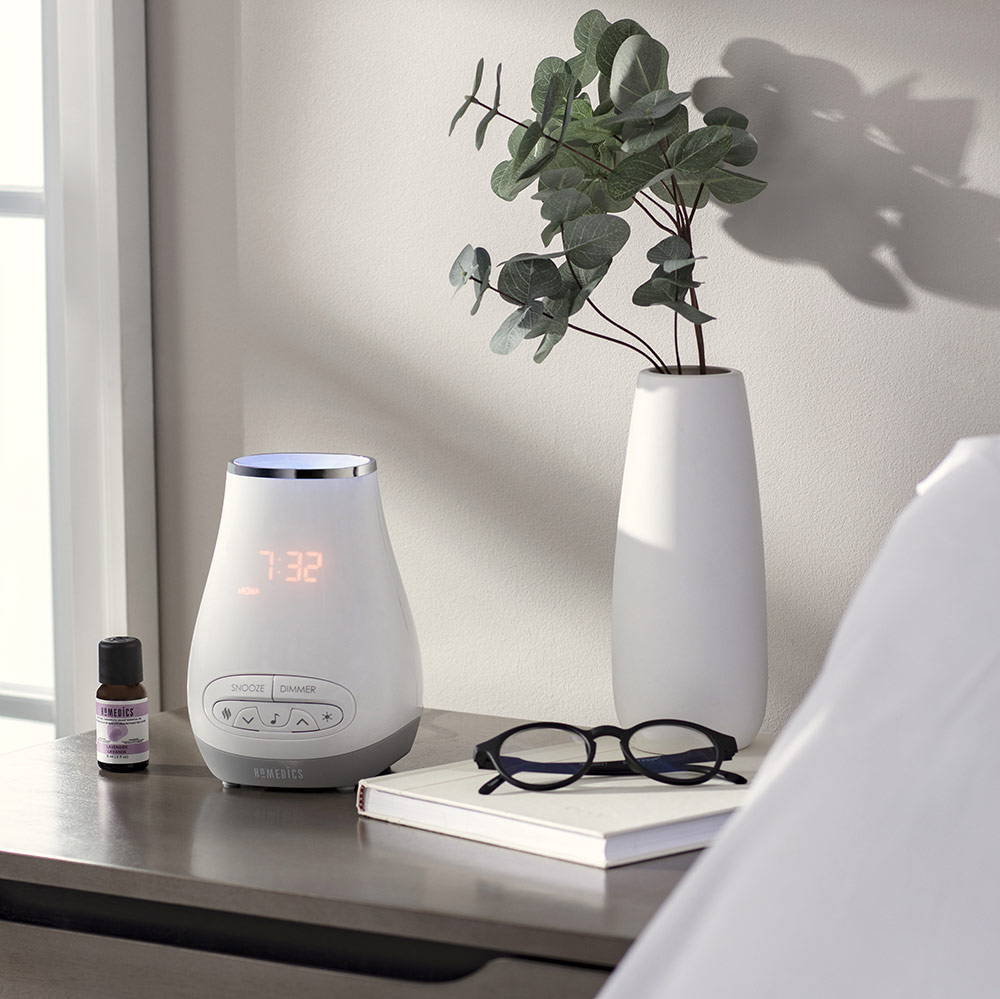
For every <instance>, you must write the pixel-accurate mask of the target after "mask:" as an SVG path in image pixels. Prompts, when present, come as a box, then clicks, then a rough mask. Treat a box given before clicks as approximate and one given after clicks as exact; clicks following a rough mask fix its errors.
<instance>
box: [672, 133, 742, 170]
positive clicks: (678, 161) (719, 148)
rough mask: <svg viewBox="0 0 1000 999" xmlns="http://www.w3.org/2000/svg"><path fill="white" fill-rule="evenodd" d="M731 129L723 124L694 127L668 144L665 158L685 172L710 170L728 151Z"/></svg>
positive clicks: (677, 168)
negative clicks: (691, 130)
mask: <svg viewBox="0 0 1000 999" xmlns="http://www.w3.org/2000/svg"><path fill="white" fill-rule="evenodd" d="M732 144H733V130H732V129H731V128H728V127H727V126H725V125H709V126H707V127H705V128H696V129H695V130H694V131H693V132H688V133H687V135H682V136H681V137H680V138H679V139H676V140H675V141H674V142H672V143H671V144H670V148H669V149H668V150H667V159H668V160H669V161H670V165H671V166H672V167H673V168H674V169H675V170H679V171H682V172H684V173H687V174H701V173H705V172H706V171H708V170H711V169H712V167H714V166H715V165H716V164H717V163H720V162H721V161H722V158H723V157H724V156H725V155H726V153H728V152H729V149H730V147H731V146H732Z"/></svg>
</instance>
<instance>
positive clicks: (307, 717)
mask: <svg viewBox="0 0 1000 999" xmlns="http://www.w3.org/2000/svg"><path fill="white" fill-rule="evenodd" d="M212 716H213V717H214V718H215V720H216V721H218V722H221V723H222V724H223V725H229V726H232V727H233V728H238V729H243V730H244V731H246V732H265V731H266V732H319V731H320V730H322V729H329V728H335V727H336V726H337V725H339V724H340V723H341V722H342V721H343V720H344V712H343V711H341V709H340V708H338V707H337V705H336V704H275V703H273V702H266V703H263V704H262V703H260V702H252V701H243V700H240V701H235V700H234V701H216V702H215V704H213V705H212Z"/></svg>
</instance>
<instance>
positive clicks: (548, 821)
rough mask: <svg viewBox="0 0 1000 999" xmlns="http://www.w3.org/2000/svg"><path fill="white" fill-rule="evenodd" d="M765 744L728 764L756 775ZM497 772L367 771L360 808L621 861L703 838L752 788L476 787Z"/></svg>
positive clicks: (462, 832)
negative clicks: (488, 789) (489, 789)
mask: <svg viewBox="0 0 1000 999" xmlns="http://www.w3.org/2000/svg"><path fill="white" fill-rule="evenodd" d="M768 746H769V740H768V739H766V738H758V740H757V741H756V742H754V744H753V745H752V746H750V747H749V748H747V749H746V750H744V751H743V752H741V753H739V754H738V755H737V757H736V758H735V759H734V760H731V761H729V762H728V763H727V764H726V769H727V770H733V771H735V772H736V773H740V774H742V775H743V776H744V777H747V778H752V777H753V775H754V774H755V773H756V772H757V768H758V767H759V765H760V762H761V759H762V758H763V755H764V753H765V752H766V750H767V747H768ZM616 753H617V750H615V751H613V752H611V753H610V755H611V756H614V755H616ZM491 773H492V771H488V770H480V769H479V768H478V767H476V765H475V764H474V763H473V762H472V761H471V760H470V761H466V762H462V763H454V764H448V765H445V766H439V767H427V768H425V769H423V770H412V771H409V772H406V773H399V774H388V775H386V776H384V777H371V778H369V779H367V780H364V781H362V782H361V783H360V784H359V786H358V812H359V813H360V814H361V815H362V816H365V817H367V818H373V819H381V820H383V821H386V822H393V823H396V824H399V825H406V826H413V827H415V828H418V829H427V830H430V831H432V832H439V833H446V834H448V835H451V836H460V837H462V838H464V839H471V840H478V841H479V842H483V843H492V844H494V845H496V846H504V847H509V848H512V849H515V850H523V851H525V852H527V853H536V854H540V855H542V856H547V857H555V858H557V859H560V860H569V861H573V862H575V863H580V864H589V865H591V866H593V867H616V866H618V865H621V864H629V863H634V862H636V861H639V860H648V859H650V858H651V857H660V856H665V855H667V854H671V853H682V852H684V851H686V850H693V849H697V848H700V847H703V846H707V845H708V844H709V843H710V842H711V841H712V839H713V838H714V837H715V835H716V834H717V833H718V831H719V829H720V828H721V827H722V825H723V824H724V822H725V819H726V817H727V816H728V815H729V814H730V813H731V812H732V811H733V810H734V809H736V808H738V807H739V806H740V805H741V804H742V803H743V802H744V801H745V800H746V796H747V794H748V793H749V787H750V786H749V785H742V786H737V785H734V784H730V783H728V782H726V781H721V780H713V781H709V782H708V783H707V784H697V785H694V786H693V787H676V786H671V785H667V784H658V783H656V782H654V781H651V780H646V779H644V778H642V777H638V776H636V777H585V778H584V779H583V780H581V781H578V782H577V783H576V784H573V785H571V786H570V787H567V788H562V789H559V790H556V791H544V792H539V791H523V790H520V789H519V788H515V787H512V786H511V785H509V784H505V785H502V786H501V787H499V788H498V789H497V790H496V791H494V792H493V793H492V794H490V795H481V794H479V788H480V786H481V785H482V784H483V783H485V782H486V781H487V780H489V778H490V775H491Z"/></svg>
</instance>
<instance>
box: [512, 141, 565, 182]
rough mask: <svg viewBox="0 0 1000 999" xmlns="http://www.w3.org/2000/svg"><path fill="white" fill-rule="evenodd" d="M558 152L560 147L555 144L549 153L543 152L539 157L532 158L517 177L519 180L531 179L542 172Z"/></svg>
mask: <svg viewBox="0 0 1000 999" xmlns="http://www.w3.org/2000/svg"><path fill="white" fill-rule="evenodd" d="M557 152H559V147H558V146H557V145H555V144H553V146H552V148H551V149H550V150H549V151H548V152H547V153H542V155H541V156H539V157H538V159H536V160H532V161H531V162H530V163H529V164H528V165H527V166H525V167H524V168H523V169H522V170H521V172H520V173H519V174H518V175H517V179H518V180H519V181H521V180H531V179H532V178H533V177H535V176H537V175H538V174H540V173H541V172H542V171H543V170H544V169H545V168H546V167H547V166H548V165H549V164H550V163H551V162H552V161H553V160H554V159H555V158H556V153H557Z"/></svg>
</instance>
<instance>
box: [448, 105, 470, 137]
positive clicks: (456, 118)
mask: <svg viewBox="0 0 1000 999" xmlns="http://www.w3.org/2000/svg"><path fill="white" fill-rule="evenodd" d="M471 106H472V98H471V97H466V98H465V100H464V101H463V102H462V106H461V107H460V108H459V109H458V110H457V111H456V112H455V116H454V117H453V118H452V119H451V124H450V125H449V126H448V134H449V135H451V133H452V132H454V131H455V126H456V125H457V124H458V123H459V121H460V120H461V119H462V117H463V116H464V115H465V112H466V111H468V110H469V108H470V107H471Z"/></svg>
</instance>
